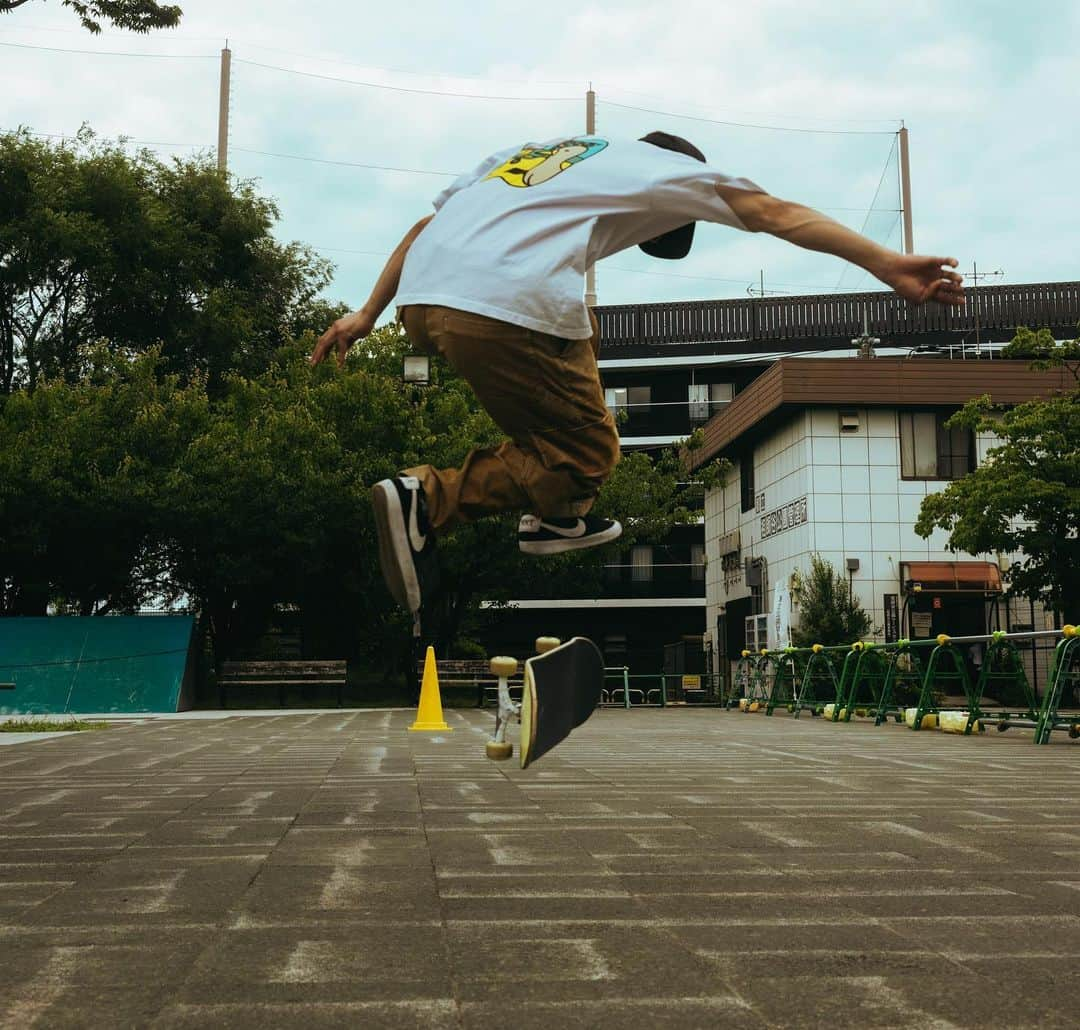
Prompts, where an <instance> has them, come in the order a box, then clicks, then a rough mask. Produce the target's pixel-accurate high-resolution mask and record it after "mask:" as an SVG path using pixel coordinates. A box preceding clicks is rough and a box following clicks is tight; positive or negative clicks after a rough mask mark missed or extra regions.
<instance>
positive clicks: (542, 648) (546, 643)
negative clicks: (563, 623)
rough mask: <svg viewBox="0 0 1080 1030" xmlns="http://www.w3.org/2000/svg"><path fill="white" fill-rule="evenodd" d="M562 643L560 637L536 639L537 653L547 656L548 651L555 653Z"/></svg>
mask: <svg viewBox="0 0 1080 1030" xmlns="http://www.w3.org/2000/svg"><path fill="white" fill-rule="evenodd" d="M561 644H562V641H561V640H560V639H559V638H558V637H537V638H536V653H537V654H547V653H548V651H554V650H555V648H557V647H559V646H560V645H561Z"/></svg>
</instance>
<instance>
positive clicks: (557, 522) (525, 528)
mask: <svg viewBox="0 0 1080 1030" xmlns="http://www.w3.org/2000/svg"><path fill="white" fill-rule="evenodd" d="M621 533H622V524H621V523H619V522H614V521H612V520H610V519H598V518H597V517H596V516H595V515H585V516H581V517H578V516H570V517H569V518H558V519H556V518H549V519H545V518H541V517H540V516H539V515H522V516H521V521H520V522H519V523H518V547H519V548H521V550H522V551H524V552H525V553H526V554H562V553H563V551H580V550H582V549H583V548H585V547H595V546H596V545H597V544H606V543H609V542H610V541H612V540H617V539H618V538H619V535H620V534H621Z"/></svg>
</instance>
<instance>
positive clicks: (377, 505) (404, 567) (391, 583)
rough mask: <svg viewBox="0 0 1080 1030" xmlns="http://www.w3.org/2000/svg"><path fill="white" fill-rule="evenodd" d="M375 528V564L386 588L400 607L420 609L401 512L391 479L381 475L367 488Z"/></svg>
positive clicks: (417, 584) (403, 516)
mask: <svg viewBox="0 0 1080 1030" xmlns="http://www.w3.org/2000/svg"><path fill="white" fill-rule="evenodd" d="M371 504H372V507H373V508H374V510H375V530H376V532H377V534H378V537H379V567H380V568H381V569H382V574H383V579H384V580H385V582H386V588H387V589H388V590H389V591H390V593H391V595H392V596H393V598H394V600H395V601H397V603H398V604H400V605H401V607H402V608H405V609H407V610H408V611H410V612H418V611H419V610H420V603H421V595H420V582H419V580H418V579H417V578H416V566H415V565H414V564H413V559H412V548H411V547H410V546H409V537H408V533H407V532H406V529H405V512H404V511H402V509H401V498H399V497H398V492H397V487H395V486H394V483H393V480H390V479H383V480H381V481H380V482H378V483H376V484H375V485H374V486H373V487H372V488H371Z"/></svg>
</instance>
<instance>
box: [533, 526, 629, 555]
mask: <svg viewBox="0 0 1080 1030" xmlns="http://www.w3.org/2000/svg"><path fill="white" fill-rule="evenodd" d="M620 536H622V524H621V523H619V522H616V523H615V525H613V526H611V527H610V528H609V529H605V530H604V532H603V533H592V534H590V535H589V536H579V537H565V538H562V539H558V540H519V541H518V549H519V550H520V551H522V552H523V553H524V554H563V553H565V552H566V551H584V550H585V549H586V548H588V547H598V546H599V545H600V544H607V543H610V542H611V541H612V540H618V538H619V537H620Z"/></svg>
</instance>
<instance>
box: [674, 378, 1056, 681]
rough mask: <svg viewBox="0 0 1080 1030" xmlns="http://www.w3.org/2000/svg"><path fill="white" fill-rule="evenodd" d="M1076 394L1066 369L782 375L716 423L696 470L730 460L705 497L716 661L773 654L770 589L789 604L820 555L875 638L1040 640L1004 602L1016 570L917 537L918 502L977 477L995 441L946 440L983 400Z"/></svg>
mask: <svg viewBox="0 0 1080 1030" xmlns="http://www.w3.org/2000/svg"><path fill="white" fill-rule="evenodd" d="M1072 385H1073V381H1072V378H1071V377H1070V376H1069V375H1068V373H1067V372H1065V371H1064V370H1054V371H1048V372H1034V371H1031V370H1030V369H1029V367H1028V364H1027V362H1024V361H1008V360H1001V359H996V360H961V359H949V358H943V357H939V358H933V359H931V358H919V357H915V358H902V357H889V358H871V359H867V358H784V359H782V360H780V361H778V362H776V363H775V364H774V365H773V366H772V367H771V368H769V369H768V371H766V372H765V373H764V374H762V375H761V376H760V377H759V378H757V379H756V380H755V381H754V382H753V383H752V384H751V385H750V386H749V387H748V388H747V389H746V390H744V391H743V392H742V393H740V394H739V395H738V397H736V399H735V400H734V402H733V403H732V404H731V405H729V406H728V407H727V408H726V409H725V410H724V411H723V412H722V413H720V414H719V415H717V416H716V417H714V418H713V419H712V420H711V421H710V422H709V423H708V425H707V426H706V427H705V430H704V436H705V443H704V446H703V447H702V448H701V450H699V451H696V452H694V454H693V456H692V461H693V464H694V465H695V466H700V465H701V464H703V463H704V462H706V461H710V460H712V459H714V458H717V457H724V458H727V459H729V460H730V461H732V463H733V467H734V471H733V473H732V475H731V476H729V478H728V480H727V482H726V484H725V485H724V486H722V487H719V488H716V489H714V490H711V491H710V492H709V493H708V495H707V496H706V507H705V510H706V515H705V545H706V558H707V572H706V603H707V615H706V619H707V631H708V634H709V636H710V638H711V640H712V642H713V645H714V647H715V649H716V652H717V653H718V654H719V655H720V656H722V657H726V658H727V659H729V660H730V659H731V658H732V657H733V656H734V657H737V656H738V655H739V652H740V651H741V650H742V649H743V647H745V646H752V647H756V646H763V645H764V644H765V640H764V639H763V636H762V628H763V626H764V625H765V624H767V623H768V622H769V621H771V620H770V619H769V618H768V616H767V614H766V613H768V612H769V611H770V609H771V608H772V607H773V605H774V604H776V603H780V604H781V605H785V604H790V601H789V600H785V599H784V598H783V596H781V599H780V601H779V602H777V601H776V591H777V588H780V591H781V595H783V592H784V588H785V587H787V586H789V584H791V583H792V582H793V579H792V577H793V574H795V573H796V572H802V573H805V572H806V571H807V570H808V568H809V565H810V557H811V555H813V554H819V555H821V556H822V557H823V558H825V559H826V560H828V561H829V562H830V563H831V564H832V565H833V567H834V568H835V569H837V570H839V571H841V572H842V573H844V574H846V575H848V576H849V577H850V583H851V586H852V589H853V592H854V594H855V596H856V597H857V598H858V600H859V602H860V603H861V604H862V606H863V607H864V608H865V609H866V611H867V612H868V614H869V615H870V616H871V619H872V622H873V625H874V627H875V634H874V635H875V636H876V637H877V639H879V640H896V639H899V638H901V637H910V638H927V637H931V636H936V635H937V634H938V633H949V634H950V635H953V636H960V635H967V634H980V633H987V632H989V631H991V630H992V629H995V628H998V627H1000V628H1015V627H1016V626H1017V625H1022V626H1025V627H1027V628H1039V629H1042V628H1045V627H1044V625H1042V624H1041V622H1042V613H1041V612H1036V611H1035V610H1034V606H1031V605H1030V604H1029V602H1027V601H1023V602H1019V603H1018V602H1016V601H1012V602H1010V601H1009V600H1008V599H1007V598H1006V597H1005V594H1004V588H1003V584H1002V576H1001V569H1002V567H1003V566H1004V567H1005V568H1007V567H1008V562H1009V560H1010V559H1011V558H1013V557H1015V556H1010V555H996V554H982V555H963V554H956V553H953V552H950V551H948V550H947V536H946V534H944V533H943V532H941V531H940V530H937V531H935V532H934V533H933V534H932V535H931V536H930V537H929V538H923V537H920V536H918V535H917V534H916V533H915V528H914V526H915V521H916V519H917V518H918V515H919V508H920V505H921V504H922V501H923V498H924V497H926V496H927V494H929V493H931V492H933V491H937V490H941V489H943V488H944V486H945V485H946V484H947V483H948V482H949V481H951V480H954V479H958V478H960V477H961V476H964V475H966V474H967V473H968V472H970V471H972V470H973V469H974V468H975V467H976V466H977V465H978V464H979V463H980V462H982V461H984V460H985V458H986V453H987V450H988V449H989V448H990V447H992V446H993V443H994V439H993V437H992V436H990V435H986V434H979V435H978V436H975V435H974V434H973V433H972V432H971V431H970V430H965V429H956V428H952V429H948V428H946V427H945V425H944V423H945V421H946V420H947V419H948V417H949V416H950V415H951V414H953V413H954V412H955V411H957V410H958V409H959V408H960V407H962V406H963V404H964V403H965V402H966V401H967V400H968V399H969V398H971V397H975V396H980V395H982V394H989V395H990V396H991V397H992V398H993V400H994V401H995V402H996V403H999V404H1016V403H1020V402H1023V401H1027V400H1031V399H1033V398H1036V397H1040V396H1046V395H1048V394H1050V393H1052V392H1055V391H1061V390H1066V389H1069V388H1070V387H1071V386H1072ZM793 614H794V617H796V618H797V604H796V605H795V610H794V613H793ZM762 615H765V618H764V619H762V618H759V617H760V616H762ZM768 642H769V645H770V646H775V645H776V641H775V640H772V639H770V640H769V641H768ZM780 643H781V644H782V643H784V641H781V642H780ZM721 664H723V663H721Z"/></svg>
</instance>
